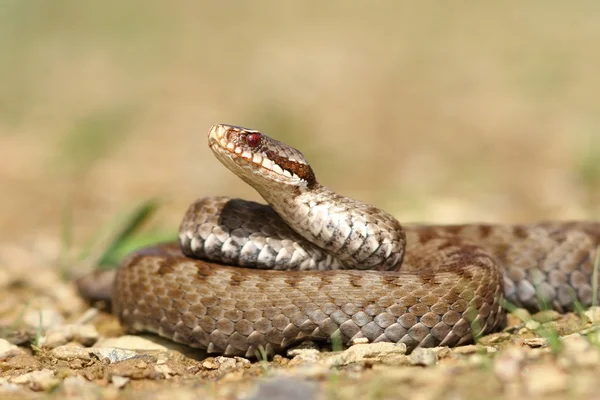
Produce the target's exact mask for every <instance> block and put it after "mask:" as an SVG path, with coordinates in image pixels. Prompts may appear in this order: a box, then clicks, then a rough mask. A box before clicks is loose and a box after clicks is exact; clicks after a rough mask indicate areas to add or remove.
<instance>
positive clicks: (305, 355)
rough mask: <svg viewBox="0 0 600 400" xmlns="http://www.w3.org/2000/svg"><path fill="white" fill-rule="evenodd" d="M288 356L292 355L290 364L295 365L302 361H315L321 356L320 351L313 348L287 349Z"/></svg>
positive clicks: (302, 362)
mask: <svg viewBox="0 0 600 400" xmlns="http://www.w3.org/2000/svg"><path fill="white" fill-rule="evenodd" d="M288 357H293V358H292V360H291V361H290V365H291V366H297V365H300V364H304V363H316V362H317V361H319V359H320V358H321V352H319V351H318V350H314V349H296V350H291V351H289V352H288Z"/></svg>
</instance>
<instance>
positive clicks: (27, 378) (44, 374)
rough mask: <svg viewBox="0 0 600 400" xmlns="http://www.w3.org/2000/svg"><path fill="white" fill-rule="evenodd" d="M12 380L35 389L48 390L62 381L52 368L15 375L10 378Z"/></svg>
mask: <svg viewBox="0 0 600 400" xmlns="http://www.w3.org/2000/svg"><path fill="white" fill-rule="evenodd" d="M10 382H11V383H16V384H19V385H28V386H29V388H30V389H31V390H34V391H47V390H50V389H52V388H54V387H56V386H57V385H58V384H59V383H60V379H58V378H57V377H55V376H54V372H53V371H52V370H50V369H42V370H40V371H33V372H28V373H26V374H23V375H19V376H15V377H13V378H11V379H10Z"/></svg>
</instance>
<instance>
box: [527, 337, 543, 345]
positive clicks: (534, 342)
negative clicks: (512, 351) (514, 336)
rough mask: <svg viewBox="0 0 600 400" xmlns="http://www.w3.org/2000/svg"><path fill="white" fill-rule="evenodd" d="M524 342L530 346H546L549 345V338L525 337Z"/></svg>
mask: <svg viewBox="0 0 600 400" xmlns="http://www.w3.org/2000/svg"><path fill="white" fill-rule="evenodd" d="M523 344H524V345H526V346H529V347H546V346H548V339H546V338H541V337H539V338H529V339H523Z"/></svg>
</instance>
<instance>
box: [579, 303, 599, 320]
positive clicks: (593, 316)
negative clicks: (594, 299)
mask: <svg viewBox="0 0 600 400" xmlns="http://www.w3.org/2000/svg"><path fill="white" fill-rule="evenodd" d="M583 314H584V315H585V316H586V317H587V319H588V320H590V321H591V322H600V307H598V306H595V307H590V308H588V309H587V310H586V311H585V312H584V313H583Z"/></svg>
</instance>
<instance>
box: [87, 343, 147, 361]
mask: <svg viewBox="0 0 600 400" xmlns="http://www.w3.org/2000/svg"><path fill="white" fill-rule="evenodd" d="M90 350H91V351H92V353H93V354H94V355H95V356H96V357H98V358H99V359H100V360H103V361H104V360H107V361H108V362H109V364H112V363H116V362H119V361H124V360H129V359H132V358H136V357H141V355H140V354H139V353H136V352H135V351H131V350H123V349H116V348H112V347H100V348H94V349H90Z"/></svg>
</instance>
